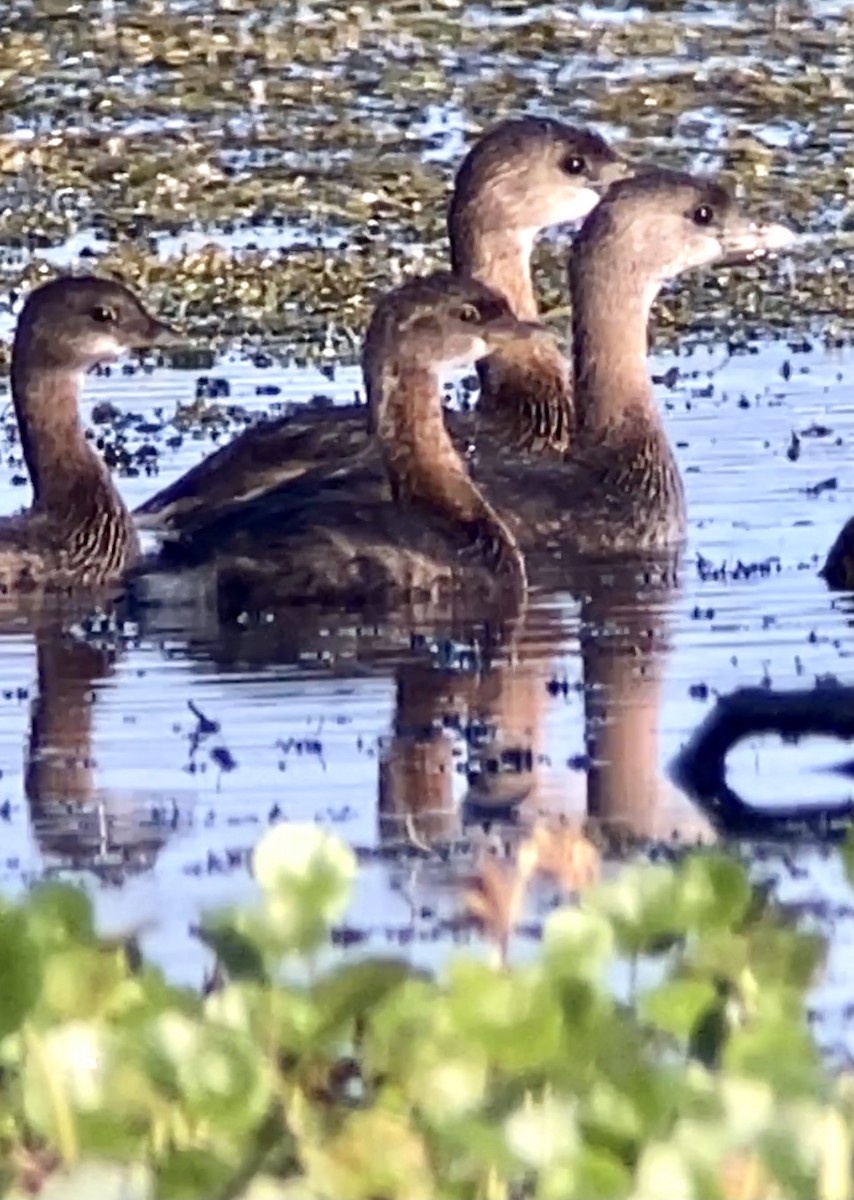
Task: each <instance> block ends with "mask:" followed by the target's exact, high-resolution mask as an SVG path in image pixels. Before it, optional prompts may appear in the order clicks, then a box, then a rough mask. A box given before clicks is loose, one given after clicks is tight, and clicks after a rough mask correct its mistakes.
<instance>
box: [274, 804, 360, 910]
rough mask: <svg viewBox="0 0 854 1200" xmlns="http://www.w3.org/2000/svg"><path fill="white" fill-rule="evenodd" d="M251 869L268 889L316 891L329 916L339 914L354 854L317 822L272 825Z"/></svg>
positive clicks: (353, 869)
mask: <svg viewBox="0 0 854 1200" xmlns="http://www.w3.org/2000/svg"><path fill="white" fill-rule="evenodd" d="M252 870H253V874H254V876H255V878H256V879H257V881H258V883H259V884H260V885H261V887H262V888H263V889H264V891H265V892H268V893H281V892H285V893H291V892H292V891H295V892H296V893H298V894H300V895H316V896H317V897H318V898H319V899H322V900H323V902H324V908H325V915H326V917H327V919H328V920H334V919H335V918H337V917H339V916H340V915H341V913H342V912H343V911H344V908H345V907H346V904H347V901H348V899H349V896H350V885H351V884H352V881H353V879H354V878H355V875H356V856H355V855H354V854H353V851H352V850H351V849H350V847H349V846H348V845H347V844H346V843H345V842H343V841H341V839H340V838H337V837H333V835H332V834H330V833H327V832H326V831H325V830H323V829H321V828H320V827H319V826H318V825H290V824H281V825H274V826H273V828H272V829H270V830H268V831H267V833H265V834H264V836H263V837H262V838H261V840H260V842H259V843H258V845H257V846H256V847H255V852H254V854H253V856H252Z"/></svg>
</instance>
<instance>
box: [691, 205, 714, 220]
mask: <svg viewBox="0 0 854 1200" xmlns="http://www.w3.org/2000/svg"><path fill="white" fill-rule="evenodd" d="M714 217H715V212H714V209H713V208H712V206H711V205H710V204H701V205H699V206H698V207H697V208H695V209H694V211H693V213H692V214H691V220H692V221H693V222H694V224H695V225H711V223H712V221H713V220H714Z"/></svg>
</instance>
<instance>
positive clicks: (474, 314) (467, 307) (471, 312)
mask: <svg viewBox="0 0 854 1200" xmlns="http://www.w3.org/2000/svg"><path fill="white" fill-rule="evenodd" d="M459 318H460V320H461V321H479V320H480V313H479V312H478V311H477V309H476V308H475V306H474V305H473V304H462V305H460V311H459Z"/></svg>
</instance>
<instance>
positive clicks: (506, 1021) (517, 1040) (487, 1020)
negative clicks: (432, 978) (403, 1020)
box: [448, 960, 564, 1074]
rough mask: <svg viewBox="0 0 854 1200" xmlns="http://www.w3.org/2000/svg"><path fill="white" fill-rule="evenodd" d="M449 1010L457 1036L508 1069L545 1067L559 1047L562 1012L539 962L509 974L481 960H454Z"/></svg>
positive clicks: (516, 1071) (515, 1071)
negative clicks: (496, 969)
mask: <svg viewBox="0 0 854 1200" xmlns="http://www.w3.org/2000/svg"><path fill="white" fill-rule="evenodd" d="M448 1015H449V1017H450V1018H451V1020H452V1021H453V1022H454V1027H455V1029H456V1032H457V1034H458V1035H459V1036H461V1037H462V1038H463V1039H464V1040H468V1041H469V1042H470V1044H471V1045H472V1046H477V1047H481V1048H482V1049H483V1050H484V1051H485V1052H486V1054H487V1055H488V1057H489V1059H490V1060H491V1061H492V1063H493V1065H494V1066H495V1067H496V1068H500V1069H501V1070H503V1071H506V1072H508V1073H515V1074H523V1073H524V1072H526V1071H543V1070H548V1069H549V1067H550V1064H551V1063H552V1062H554V1061H555V1059H557V1058H559V1057H560V1054H561V1052H562V1047H563V1032H564V1022H563V1013H562V1010H561V1007H560V1003H559V999H558V996H557V994H556V993H555V991H554V989H553V988H552V987H551V986H550V984H549V981H548V978H547V977H546V976H544V975H543V974H542V972H541V971H540V970H539V968H530V967H525V968H523V967H519V968H517V969H516V970H515V971H514V972H513V973H512V974H507V973H506V972H503V971H495V970H493V969H492V968H490V967H487V966H486V965H484V964H483V963H477V962H471V961H462V960H460V961H458V962H455V963H454V964H453V966H452V968H451V972H450V989H449V992H448Z"/></svg>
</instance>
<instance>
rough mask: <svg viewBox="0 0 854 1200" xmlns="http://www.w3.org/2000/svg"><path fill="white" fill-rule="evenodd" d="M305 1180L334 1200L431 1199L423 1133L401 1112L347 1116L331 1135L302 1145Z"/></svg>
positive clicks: (431, 1184)
mask: <svg viewBox="0 0 854 1200" xmlns="http://www.w3.org/2000/svg"><path fill="white" fill-rule="evenodd" d="M302 1157H303V1162H304V1164H305V1168H306V1172H307V1175H308V1179H309V1181H310V1183H311V1185H312V1186H313V1187H314V1188H315V1189H316V1191H317V1192H318V1194H319V1195H320V1196H323V1197H330V1200H331V1198H332V1197H335V1200H373V1198H374V1197H378V1196H382V1197H388V1198H389V1200H391V1198H392V1197H393V1198H394V1200H435V1197H436V1195H437V1189H436V1187H435V1184H434V1181H433V1174H432V1171H431V1169H430V1160H429V1156H428V1153H427V1147H426V1145H425V1143H424V1139H423V1136H422V1135H421V1134H420V1133H419V1132H418V1131H417V1130H416V1129H415V1128H413V1126H412V1125H411V1124H410V1122H409V1121H408V1120H407V1118H406V1117H405V1116H404V1115H403V1114H397V1113H391V1112H384V1111H382V1110H380V1109H373V1110H370V1111H365V1112H356V1113H353V1115H352V1116H350V1117H348V1118H347V1119H346V1120H345V1121H344V1123H343V1125H342V1127H341V1129H340V1130H339V1132H338V1133H337V1134H336V1135H335V1136H334V1137H325V1138H323V1139H322V1141H318V1142H314V1143H311V1144H303V1147H302Z"/></svg>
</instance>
